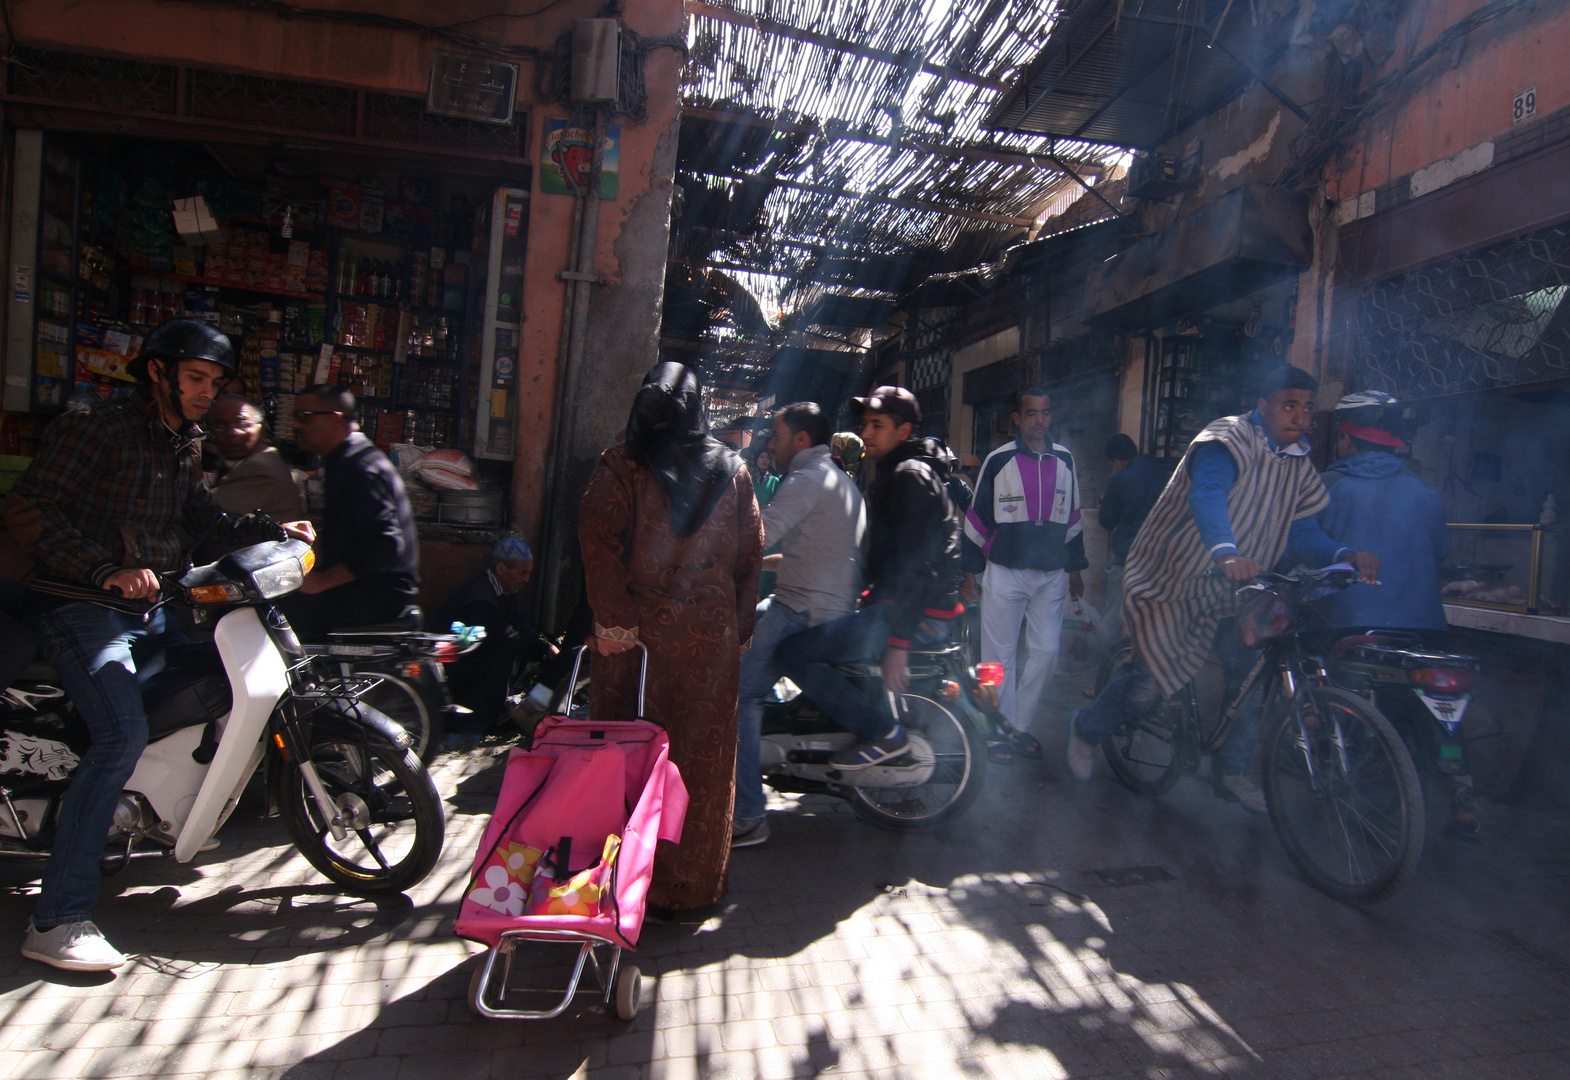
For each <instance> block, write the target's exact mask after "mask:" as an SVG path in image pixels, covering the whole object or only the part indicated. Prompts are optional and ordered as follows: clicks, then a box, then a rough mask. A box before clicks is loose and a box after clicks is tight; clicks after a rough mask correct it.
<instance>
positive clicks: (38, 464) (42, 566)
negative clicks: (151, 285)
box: [6, 319, 313, 971]
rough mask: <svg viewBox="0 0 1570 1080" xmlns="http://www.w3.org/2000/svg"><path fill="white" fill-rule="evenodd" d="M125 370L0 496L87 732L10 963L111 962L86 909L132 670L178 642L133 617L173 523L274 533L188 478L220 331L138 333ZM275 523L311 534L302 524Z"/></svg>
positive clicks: (178, 547)
mask: <svg viewBox="0 0 1570 1080" xmlns="http://www.w3.org/2000/svg"><path fill="white" fill-rule="evenodd" d="M128 370H129V371H130V373H131V374H132V375H133V376H135V377H136V378H137V379H138V380H139V381H138V385H137V387H136V390H135V392H134V393H132V394H131V395H130V396H129V397H121V398H115V399H113V400H110V401H105V402H95V403H94V404H92V405H89V406H87V407H86V408H81V409H72V410H70V411H67V412H66V413H64V414H62V415H61V416H60V417H59V418H57V419H56V420H55V421H54V422H53V423H52V424H50V425H49V427H48V428H47V429H46V430H45V432H44V437H43V441H42V444H41V445H40V447H39V451H38V456H37V457H35V458H34V459H33V463H32V465H31V466H29V467H28V470H27V471H26V472H25V473H23V474H22V476H21V477H19V478H18V479H17V481H16V485H15V487H14V488H13V489H12V492H11V496H10V497H9V498H8V499H7V500H6V518H7V524H8V526H9V527H10V530H11V532H12V534H13V536H17V537H20V538H22V539H24V540H30V541H32V544H33V548H34V552H35V558H36V562H37V566H36V569H35V571H34V575H33V577H32V578H31V579H30V581H29V585H30V587H31V590H32V593H33V596H32V604H31V608H32V612H31V618H30V621H31V623H32V626H33V629H34V631H35V632H36V633H37V634H38V639H39V651H40V652H41V653H42V654H43V656H44V658H45V659H46V660H48V661H49V663H50V664H52V665H53V666H54V668H55V670H56V671H57V672H58V673H59V675H60V679H61V682H62V683H64V685H65V689H66V691H67V692H68V693H69V694H70V695H71V700H72V701H73V702H75V704H76V707H77V711H78V712H79V713H80V714H81V716H82V719H83V720H84V721H85V722H86V724H87V727H88V731H89V733H90V734H91V737H92V746H91V748H90V749H89V750H88V751H87V754H86V755H85V756H84V757H83V758H82V762H81V765H80V766H79V767H78V768H77V771H76V774H75V776H74V777H73V778H72V782H71V787H70V789H69V790H68V791H67V792H66V796H65V798H64V799H63V800H62V801H61V804H60V811H59V818H58V822H57V824H56V830H55V841H54V845H53V848H52V850H51V854H50V857H49V862H48V865H47V866H46V867H45V869H44V875H43V883H42V886H41V887H40V889H39V894H38V900H37V903H36V904H35V905H34V907H33V917H32V921H31V925H30V926H29V928H28V932H27V937H26V939H25V940H24V941H23V944H22V955H23V956H26V957H28V958H30V959H33V960H39V961H42V962H43V963H46V964H50V965H53V966H54V967H58V968H64V969H66V970H70V971H110V970H113V969H114V968H116V967H118V966H120V964H122V963H124V961H125V957H123V956H122V955H121V954H120V953H119V951H118V950H116V949H115V948H114V946H112V945H110V944H109V942H108V941H107V940H106V939H105V938H104V936H103V934H102V933H100V932H99V930H98V928H97V927H96V926H95V925H94V924H93V922H92V920H91V914H92V908H93V904H94V903H95V902H96V901H97V899H98V878H99V870H98V860H99V857H100V856H101V855H102V854H103V849H104V838H105V837H106V836H108V834H109V828H110V823H111V822H112V820H113V818H114V811H115V804H116V802H117V801H118V799H119V797H120V790H121V788H122V786H123V785H124V784H125V782H126V780H128V779H129V778H130V776H131V773H132V772H133V771H134V770H135V768H136V762H137V759H138V758H139V757H140V756H141V753H142V749H143V748H144V747H145V746H146V744H147V716H146V713H145V712H144V711H143V708H142V697H141V690H140V685H139V681H138V676H137V670H138V664H139V663H140V664H142V665H143V666H145V665H146V663H147V661H148V660H149V658H150V654H151V653H155V652H156V651H157V650H158V649H160V648H161V647H162V646H163V645H166V644H169V643H171V641H172V640H178V635H179V631H178V630H177V629H176V628H175V627H174V625H173V622H172V621H171V620H168V619H166V618H165V614H166V613H165V612H163V611H159V612H158V613H156V614H155V615H154V616H153V617H152V619H151V620H149V621H147V622H145V623H144V622H143V619H142V611H144V610H145V609H146V606H147V603H146V602H148V601H152V600H155V599H157V596H158V592H159V582H158V574H159V573H160V572H163V571H168V570H174V569H177V568H179V566H180V565H181V564H182V538H181V535H180V530H181V529H183V530H184V532H185V533H186V535H188V536H192V537H194V536H200V535H202V534H211V535H213V536H215V537H217V538H220V539H224V540H228V541H230V542H245V541H253V542H256V541H262V540H268V539H271V538H272V537H273V536H275V535H276V527H275V526H271V525H268V524H267V523H265V522H259V521H250V520H248V519H244V518H235V517H230V516H229V515H227V514H225V513H224V512H223V510H221V509H220V508H219V507H218V504H217V503H215V502H214V501H213V498H212V495H211V494H210V493H209V492H208V491H207V489H206V488H205V487H203V486H202V474H201V451H200V446H201V440H202V439H203V438H204V436H205V432H203V431H202V429H201V427H200V424H199V422H200V421H201V419H202V417H204V416H205V415H206V414H207V411H208V409H209V408H210V407H211V406H212V402H213V398H214V397H215V396H216V393H217V387H218V385H219V384H220V383H221V382H222V381H223V380H224V379H226V378H227V377H229V376H231V375H233V374H234V371H235V365H234V350H233V348H232V347H231V346H230V344H229V339H228V338H226V337H224V336H223V335H222V334H220V333H218V332H217V331H215V330H213V329H212V328H211V327H208V326H206V325H205V324H203V323H199V322H196V321H195V320H191V319H175V320H172V321H170V322H167V323H165V324H163V325H162V326H160V327H158V328H157V329H155V330H154V331H153V332H152V333H151V334H149V335H148V336H147V340H146V341H145V342H144V343H143V345H142V350H141V353H140V354H139V355H138V356H137V358H136V359H135V360H133V361H132V363H131V365H130V368H129V369H128ZM284 527H285V529H287V530H288V531H289V532H290V533H291V534H292V535H294V536H298V537H300V538H301V539H303V540H306V541H309V540H311V539H312V536H313V534H312V532H311V527H310V525H309V523H307V522H292V523H288V524H286V525H285V526H284Z"/></svg>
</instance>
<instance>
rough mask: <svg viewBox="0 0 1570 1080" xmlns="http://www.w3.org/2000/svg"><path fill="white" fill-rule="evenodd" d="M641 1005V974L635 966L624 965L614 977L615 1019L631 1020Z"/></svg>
mask: <svg viewBox="0 0 1570 1080" xmlns="http://www.w3.org/2000/svg"><path fill="white" fill-rule="evenodd" d="M642 1004H643V973H642V972H641V971H639V970H638V965H637V964H625V965H623V966H622V969H621V972H620V973H619V974H618V975H617V976H616V1017H617V1019H619V1020H631V1019H632V1018H633V1017H635V1016H637V1015H638V1006H640V1005H642Z"/></svg>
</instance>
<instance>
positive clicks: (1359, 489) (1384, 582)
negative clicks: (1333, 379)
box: [1319, 390, 1450, 631]
mask: <svg viewBox="0 0 1570 1080" xmlns="http://www.w3.org/2000/svg"><path fill="white" fill-rule="evenodd" d="M1400 413H1401V408H1400V406H1399V405H1398V404H1397V403H1396V400H1395V399H1394V398H1393V397H1391V396H1390V395H1389V394H1385V393H1381V392H1379V391H1377V390H1375V391H1364V392H1362V393H1358V394H1352V395H1349V396H1348V397H1344V398H1342V399H1341V401H1340V402H1339V403H1337V405H1336V408H1335V411H1334V412H1333V413H1332V414H1331V419H1332V420H1334V421H1336V437H1337V453H1338V454H1339V455H1340V458H1339V460H1337V461H1336V463H1335V464H1334V465H1332V466H1330V468H1329V469H1327V470H1325V473H1324V475H1323V477H1322V478H1321V479H1323V480H1324V482H1325V487H1326V488H1327V489H1328V490H1329V492H1330V505H1329V506H1327V507H1326V508H1325V509H1324V510H1323V511H1321V512H1320V515H1319V524H1320V526H1321V527H1322V528H1323V529H1324V530H1325V532H1327V533H1329V534H1330V535H1331V536H1334V537H1336V538H1337V539H1338V540H1340V541H1341V542H1342V543H1343V544H1346V545H1348V546H1349V547H1353V548H1356V549H1357V550H1359V551H1372V552H1373V553H1374V554H1376V555H1378V556H1379V565H1380V575H1379V576H1380V582H1381V584H1379V585H1353V586H1352V587H1351V588H1350V589H1347V590H1346V591H1344V592H1342V593H1339V594H1337V595H1336V596H1335V597H1334V598H1333V599H1332V600H1331V604H1332V608H1331V623H1332V625H1333V626H1335V628H1336V629H1337V630H1372V629H1401V630H1424V631H1444V630H1446V629H1448V627H1447V625H1446V623H1445V612H1444V608H1443V607H1442V606H1441V604H1440V599H1439V592H1440V584H1439V567H1440V566H1441V565H1442V564H1443V563H1444V561H1445V558H1446V557H1447V556H1448V555H1449V554H1450V533H1449V531H1448V529H1447V528H1446V526H1445V508H1444V504H1443V503H1441V502H1440V500H1439V495H1438V493H1437V492H1435V491H1434V490H1433V489H1432V488H1430V487H1429V486H1428V485H1427V484H1425V483H1423V481H1421V480H1419V479H1418V478H1417V477H1416V476H1414V475H1413V474H1412V472H1411V471H1410V469H1409V468H1408V467H1407V462H1406V460H1405V459H1403V458H1400V457H1398V456H1396V451H1397V450H1400V449H1402V448H1403V447H1405V446H1406V440H1405V439H1403V438H1402V437H1401V431H1402V428H1403V426H1404V425H1403V423H1402V419H1401V415H1400Z"/></svg>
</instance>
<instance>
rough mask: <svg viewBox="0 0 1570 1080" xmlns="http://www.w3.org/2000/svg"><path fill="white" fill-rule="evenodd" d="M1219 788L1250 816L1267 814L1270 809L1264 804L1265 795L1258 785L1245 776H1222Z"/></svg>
mask: <svg viewBox="0 0 1570 1080" xmlns="http://www.w3.org/2000/svg"><path fill="white" fill-rule="evenodd" d="M1221 786H1222V788H1224V789H1225V790H1226V792H1227V794H1229V795H1231V796H1232V798H1234V799H1236V800H1237V801H1238V802H1240V803H1242V804H1243V809H1244V810H1247V811H1248V812H1249V813H1250V814H1268V813H1270V807H1269V806H1268V805H1266V803H1265V793H1264V792H1263V791H1262V790H1260V787H1259V785H1258V784H1256V783H1254V781H1253V780H1251V779H1249V778H1248V777H1246V776H1223V777H1222V778H1221Z"/></svg>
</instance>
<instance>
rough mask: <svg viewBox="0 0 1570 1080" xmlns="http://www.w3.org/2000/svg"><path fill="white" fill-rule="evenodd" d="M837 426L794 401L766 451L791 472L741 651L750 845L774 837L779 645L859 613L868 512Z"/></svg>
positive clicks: (771, 510) (741, 792)
mask: <svg viewBox="0 0 1570 1080" xmlns="http://www.w3.org/2000/svg"><path fill="white" fill-rule="evenodd" d="M833 430H834V429H833V426H832V425H831V424H830V423H829V418H828V417H827V416H825V415H824V414H823V410H822V409H820V408H818V406H817V405H816V404H814V403H813V402H810V401H798V402H797V403H795V404H794V405H787V406H785V407H784V408H783V409H781V410H780V411H779V412H777V413H775V415H774V434H773V437H772V438H771V439H770V440H769V449H770V450H772V451H773V452H774V460H775V463H776V467H777V468H779V469H780V470H782V471H783V472H784V473H785V477H784V479H782V480H781V481H780V484H779V488H778V490H776V491H775V493H774V497H773V499H771V500H770V501H769V504H768V505H767V506H765V507H764V508H763V529H764V532H765V534H766V536H767V541H766V543H767V546H768V547H769V548H770V549H777V550H778V552H779V553H778V554H776V555H770V556H768V557H766V558H765V560H764V568H765V569H773V570H776V571H777V574H778V577H777V580H776V582H775V586H774V594H773V595H772V596H770V597H769V598H768V599H766V600H764V601H763V602H762V603H761V604H759V605H758V615H757V621H756V622H755V623H754V624H753V632H752V648H750V649H748V650H747V652H746V653H744V654H743V655H742V658H741V692H740V699H741V700H740V716H739V725H738V728H739V742H738V746H737V752H736V813H735V817H734V819H733V822H734V823H733V825H732V830H731V846H732V847H753V846H755V845H757V844H761V843H763V842H764V841H765V840H767V839H768V838H769V826H768V822H767V821H765V820H764V816H763V810H764V797H763V774H762V771H761V769H760V767H759V765H758V742H759V738H760V735H759V728H760V725H761V723H762V720H763V703H764V701H765V699H767V697H768V694H769V691H770V689H771V688H772V687H773V686H774V683H775V682H776V681H777V680H778V679H779V673H778V672H777V671H776V670H775V666H774V652H775V649H776V648H777V647H778V646H779V643H780V642H781V641H783V640H785V639H786V638H788V637H790V636H791V635H792V634H794V633H797V632H798V631H801V630H805V629H807V628H808V627H811V626H817V625H818V624H819V623H824V622H828V621H829V620H830V619H837V618H840V617H841V616H843V615H850V614H852V613H853V612H854V611H855V610H856V597H857V594H858V593H860V591H861V563H862V547H863V544H864V542H865V540H866V536H867V510H866V507H865V506H864V505H863V502H862V497H861V492H860V490H858V489H857V487H856V482H855V480H854V479H853V478H852V477H850V476H849V475H847V474H846V473H845V471H844V470H842V469H841V468H839V466H837V465H836V464H835V463H834V459H833V458H832V457H831V456H830V454H829V437H830V435H832V434H833ZM771 563H777V564H778V565H777V566H771V565H770V564H771Z"/></svg>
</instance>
